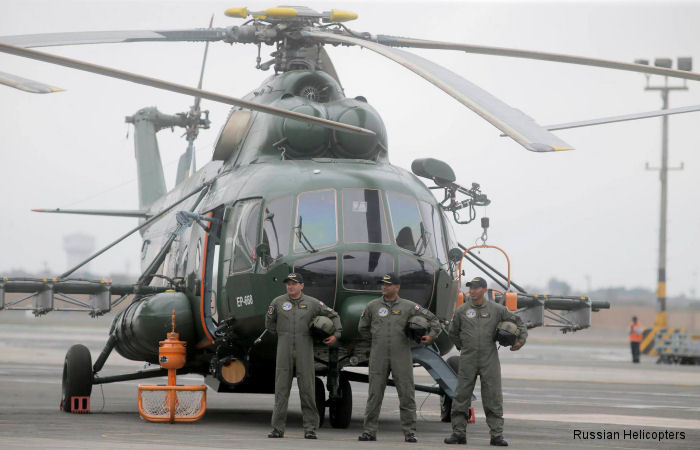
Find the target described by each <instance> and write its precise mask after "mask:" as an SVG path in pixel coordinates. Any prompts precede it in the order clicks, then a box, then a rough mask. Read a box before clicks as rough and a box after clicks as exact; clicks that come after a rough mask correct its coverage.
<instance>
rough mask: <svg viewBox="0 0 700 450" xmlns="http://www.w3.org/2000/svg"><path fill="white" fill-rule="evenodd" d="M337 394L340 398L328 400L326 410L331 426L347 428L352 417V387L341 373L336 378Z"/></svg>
mask: <svg viewBox="0 0 700 450" xmlns="http://www.w3.org/2000/svg"><path fill="white" fill-rule="evenodd" d="M338 394H339V395H340V398H337V399H333V400H329V401H328V412H329V416H330V420H331V426H332V427H333V428H347V427H348V426H350V419H352V388H351V387H350V381H348V378H347V377H346V376H345V375H344V374H343V373H341V374H340V377H339V378H338Z"/></svg>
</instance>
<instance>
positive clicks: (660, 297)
mask: <svg viewBox="0 0 700 450" xmlns="http://www.w3.org/2000/svg"><path fill="white" fill-rule="evenodd" d="M635 63H637V64H649V61H647V60H643V59H638V60H636V61H635ZM654 65H655V66H657V67H665V68H667V69H670V68H671V66H672V65H673V62H672V60H671V59H670V58H656V59H655V60H654ZM677 65H678V70H687V71H691V70H692V69H693V60H692V58H689V57H685V58H678V61H677ZM646 78H647V85H646V87H645V88H644V90H645V91H659V92H661V100H662V102H663V105H662V109H668V94H669V92H671V91H687V90H688V86H687V85H686V82H685V81H683V85H682V86H669V85H668V77H664V84H663V85H662V86H650V85H649V78H650V77H649V75H647V77H646ZM646 169H647V170H658V171H659V180H660V181H661V199H660V201H661V206H660V214H659V215H660V220H659V264H658V278H657V286H656V298H657V301H658V305H659V310H658V311H657V313H656V320H655V321H654V327H655V328H664V327H667V326H668V322H667V320H666V230H667V228H666V222H667V216H668V171H669V170H683V163H681V165H680V167H668V116H662V117H661V166H660V167H649V163H646Z"/></svg>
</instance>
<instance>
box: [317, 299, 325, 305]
mask: <svg viewBox="0 0 700 450" xmlns="http://www.w3.org/2000/svg"><path fill="white" fill-rule="evenodd" d="M318 302H319V303H320V304H321V306H326V304H325V303H323V302H322V301H321V300H319V301H318Z"/></svg>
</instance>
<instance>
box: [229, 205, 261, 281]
mask: <svg viewBox="0 0 700 450" xmlns="http://www.w3.org/2000/svg"><path fill="white" fill-rule="evenodd" d="M260 203H261V201H260V199H253V200H243V201H240V202H237V203H236V204H235V205H233V207H231V208H230V209H229V211H228V212H227V214H226V225H225V226H226V230H225V232H224V244H223V245H224V257H223V264H224V265H223V267H224V273H236V272H245V271H247V270H250V269H252V268H253V265H254V263H255V260H254V259H253V251H254V249H255V244H256V243H257V242H258V230H259V228H260V226H259V224H260ZM227 267H228V268H229V270H226V269H227Z"/></svg>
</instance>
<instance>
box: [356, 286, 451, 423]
mask: <svg viewBox="0 0 700 450" xmlns="http://www.w3.org/2000/svg"><path fill="white" fill-rule="evenodd" d="M416 314H418V315H422V316H424V317H425V318H426V319H428V322H429V325H430V332H429V333H428V334H429V335H430V336H432V337H433V338H435V337H437V336H438V334H440V331H441V330H442V329H441V327H440V322H438V320H437V318H436V317H435V315H433V313H431V312H430V311H428V310H427V309H425V308H421V307H420V306H418V305H416V304H415V303H413V302H412V301H410V300H406V299H403V298H400V297H399V298H397V299H396V300H394V301H387V300H385V299H384V297H379V298H376V299H374V300H372V301H370V302H369V303H368V304H367V306H366V307H365V309H364V311H363V312H362V317H360V322H359V324H358V327H357V328H358V331H359V333H360V336H361V337H362V338H364V339H371V341H372V346H371V349H370V357H369V395H368V397H367V407H366V409H365V422H364V431H365V433H368V434H370V435H372V436H376V434H377V429H378V423H379V411H380V410H381V407H382V400H383V399H384V390H385V389H386V382H387V378H388V377H389V372H391V374H392V377H393V380H394V382H395V383H396V391H397V393H398V394H399V411H400V416H401V429H402V430H403V432H404V434H408V433H415V432H416V400H415V384H414V383H413V356H412V355H411V346H412V345H413V341H411V340H410V339H409V338H408V337H407V336H406V332H405V330H406V322H408V319H410V318H411V317H412V316H414V315H416Z"/></svg>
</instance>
